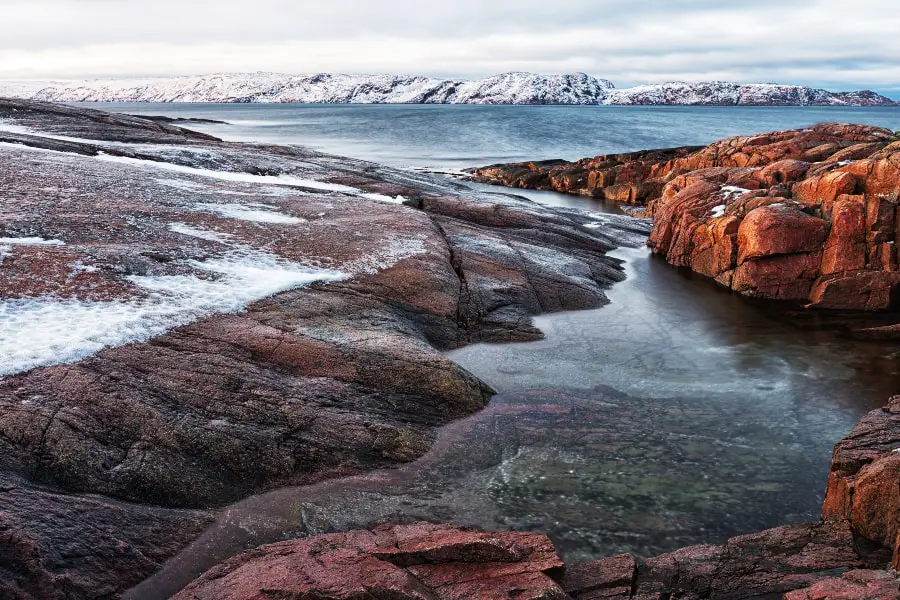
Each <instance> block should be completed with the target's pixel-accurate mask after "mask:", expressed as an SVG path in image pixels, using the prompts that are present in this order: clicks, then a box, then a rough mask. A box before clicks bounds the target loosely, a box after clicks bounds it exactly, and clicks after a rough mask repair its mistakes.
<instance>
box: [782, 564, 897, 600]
mask: <svg viewBox="0 0 900 600" xmlns="http://www.w3.org/2000/svg"><path fill="white" fill-rule="evenodd" d="M898 598H900V579H897V575H896V574H895V573H891V572H889V571H870V570H856V571H848V572H846V573H844V574H843V575H841V576H840V577H839V578H838V577H835V578H833V579H826V580H824V581H819V582H818V583H815V584H813V585H812V586H810V587H808V588H803V589H801V590H794V591H793V592H788V593H787V594H785V595H784V600H897V599H898Z"/></svg>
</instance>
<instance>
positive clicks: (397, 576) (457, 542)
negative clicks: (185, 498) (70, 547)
mask: <svg viewBox="0 0 900 600" xmlns="http://www.w3.org/2000/svg"><path fill="white" fill-rule="evenodd" d="M562 566H563V563H562V561H560V560H559V558H558V557H557V555H556V552H555V551H554V548H553V544H552V543H551V542H550V540H548V539H547V538H546V537H545V536H543V535H538V534H530V533H483V532H478V531H471V530H467V529H463V528H459V527H453V526H449V525H430V524H427V523H419V524H414V525H397V526H381V527H378V528H376V529H374V530H372V531H351V532H348V533H336V534H329V535H323V536H318V537H313V538H307V539H301V540H292V541H288V542H281V543H278V544H271V545H268V546H262V547H260V548H258V549H256V550H252V551H250V552H246V553H244V554H241V555H239V556H236V557H234V558H232V559H230V560H228V561H226V562H224V563H222V564H221V565H219V566H217V567H215V568H213V569H212V570H211V571H209V572H207V573H206V574H204V575H203V576H201V577H200V578H199V579H197V580H196V581H194V582H193V583H191V584H190V585H189V586H188V587H187V588H185V589H184V590H183V591H181V592H180V593H178V594H176V595H175V596H174V597H173V600H205V599H208V600H261V599H262V598H272V597H278V598H316V599H318V600H342V599H344V600H357V599H363V598H392V599H394V600H463V599H468V600H479V599H484V600H495V599H496V600H499V599H502V598H509V599H529V600H553V599H560V600H561V599H564V598H567V597H568V596H567V595H566V593H565V592H564V591H563V589H562V588H561V587H560V586H559V584H558V583H557V582H556V581H554V580H553V579H552V578H551V577H550V576H549V573H552V572H553V571H555V570H559V569H561V567H562Z"/></svg>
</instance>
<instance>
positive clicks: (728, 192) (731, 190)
mask: <svg viewBox="0 0 900 600" xmlns="http://www.w3.org/2000/svg"><path fill="white" fill-rule="evenodd" d="M721 191H723V192H724V193H725V196H726V197H731V196H740V195H743V194H746V193H747V192H749V191H750V190H748V189H746V188H742V187H737V186H736V185H724V186H722V190H721Z"/></svg>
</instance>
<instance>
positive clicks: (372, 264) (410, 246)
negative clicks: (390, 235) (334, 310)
mask: <svg viewBox="0 0 900 600" xmlns="http://www.w3.org/2000/svg"><path fill="white" fill-rule="evenodd" d="M426 250H427V249H426V248H425V236H424V235H418V236H414V237H406V238H397V239H393V240H391V241H390V243H389V244H388V245H387V246H385V247H383V248H380V249H379V250H376V251H375V252H373V253H372V254H370V255H368V256H364V257H362V258H358V259H356V260H352V261H349V262H346V263H344V264H342V265H341V267H340V268H341V271H346V272H347V273H352V274H354V275H359V274H368V275H374V274H375V273H377V272H378V271H381V270H383V269H388V268H390V267H393V266H394V265H395V264H397V263H398V262H400V261H401V260H403V259H405V258H409V257H411V256H416V255H417V254H424V253H425V252H426Z"/></svg>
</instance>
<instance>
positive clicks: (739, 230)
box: [474, 124, 900, 336]
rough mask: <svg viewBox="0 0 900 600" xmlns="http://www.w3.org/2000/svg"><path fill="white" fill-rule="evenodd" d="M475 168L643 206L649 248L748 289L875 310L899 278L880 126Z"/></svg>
mask: <svg viewBox="0 0 900 600" xmlns="http://www.w3.org/2000/svg"><path fill="white" fill-rule="evenodd" d="M474 175H475V179H476V180H478V181H483V182H488V183H499V184H502V185H509V186H512V187H534V188H537V189H554V190H557V191H562V192H567V193H577V194H583V195H590V196H593V197H598V198H605V199H608V200H612V201H616V202H623V203H628V204H635V205H640V206H646V214H647V215H648V216H652V217H653V218H654V226H653V232H652V233H651V235H650V241H649V245H650V247H651V249H652V250H653V252H654V253H656V254H659V255H661V256H664V257H665V258H666V260H667V261H668V262H669V263H670V264H673V265H676V266H679V267H687V268H690V269H692V270H693V271H695V272H697V273H700V274H702V275H706V276H708V277H712V278H714V279H715V280H716V281H717V282H719V283H720V284H721V285H723V286H725V287H728V288H730V289H732V290H734V291H736V292H739V293H741V294H744V295H747V296H754V297H760V298H770V299H778V300H793V301H799V302H804V303H807V304H809V305H810V306H813V307H819V308H828V309H847V310H864V311H877V310H885V309H888V308H890V307H891V306H892V305H893V302H894V294H895V291H896V290H897V288H898V285H900V274H898V272H897V260H898V256H897V249H896V246H895V241H896V239H897V224H898V220H897V214H896V213H897V206H898V202H900V141H898V137H897V135H896V134H895V133H894V132H892V131H890V130H887V129H881V128H876V127H868V126H858V125H838V124H828V125H817V126H815V127H812V128H809V129H804V130H793V131H779V132H773V133H767V134H761V135H756V136H748V137H735V138H728V139H725V140H722V141H720V142H716V143H714V144H711V145H710V146H707V147H705V148H700V149H696V148H689V147H686V148H675V149H668V150H653V151H646V152H635V153H628V154H620V155H609V156H598V157H595V158H592V159H584V160H581V161H578V162H576V163H561V162H551V163H519V164H513V165H496V166H492V167H485V168H482V169H476V170H475V171H474ZM887 333H889V332H885V334H887ZM869 334H870V335H872V336H877V335H879V332H878V331H877V330H876V331H870V332H869Z"/></svg>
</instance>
